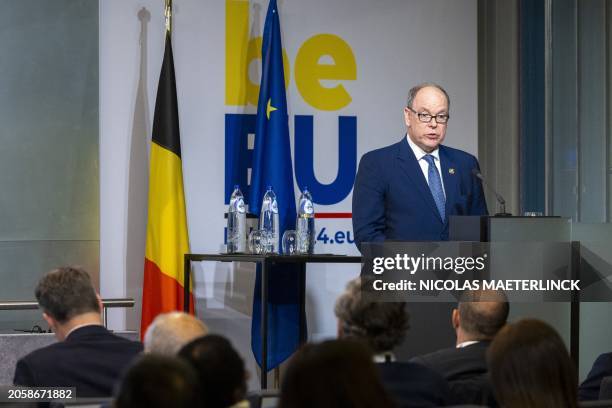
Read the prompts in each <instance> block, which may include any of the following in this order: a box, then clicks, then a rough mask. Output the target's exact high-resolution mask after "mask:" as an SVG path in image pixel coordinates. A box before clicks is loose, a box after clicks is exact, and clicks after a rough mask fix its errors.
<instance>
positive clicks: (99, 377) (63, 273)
mask: <svg viewBox="0 0 612 408" xmlns="http://www.w3.org/2000/svg"><path fill="white" fill-rule="evenodd" d="M35 295H36V300H37V301H38V304H39V306H40V308H41V309H42V312H43V318H44V319H45V321H46V322H47V323H48V324H49V327H50V328H51V329H52V330H53V332H54V333H55V337H56V338H57V339H58V340H59V341H58V342H57V343H54V344H51V345H49V346H47V347H43V348H41V349H38V350H35V351H33V352H31V353H30V354H28V355H27V356H25V357H23V358H21V359H20V360H19V361H18V362H17V366H16V368H15V376H14V379H13V383H14V384H15V385H22V386H29V387H76V396H77V397H110V396H111V395H112V391H113V385H114V384H115V382H116V381H117V379H118V378H119V375H120V373H121V372H122V371H123V369H124V368H125V367H126V366H127V365H128V364H129V363H130V361H131V360H132V359H133V358H134V357H135V356H136V355H137V354H139V353H140V352H141V351H142V344H141V343H139V342H134V341H130V340H127V339H125V338H122V337H119V336H116V335H114V334H113V333H111V332H110V331H108V330H107V329H106V328H105V327H104V326H103V325H102V320H101V316H100V313H101V310H102V302H101V300H100V297H99V296H98V295H97V294H96V291H95V289H94V287H93V285H92V283H91V279H90V277H89V274H88V273H87V272H86V271H85V270H83V269H81V268H78V267H62V268H58V269H55V270H53V271H51V272H49V273H47V274H46V275H45V276H43V278H42V279H41V280H40V281H39V282H38V285H37V286H36V290H35Z"/></svg>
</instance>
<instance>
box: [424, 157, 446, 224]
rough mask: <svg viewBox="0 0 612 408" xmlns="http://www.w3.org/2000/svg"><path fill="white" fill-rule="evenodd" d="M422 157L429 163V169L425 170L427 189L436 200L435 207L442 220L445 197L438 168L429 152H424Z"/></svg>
mask: <svg viewBox="0 0 612 408" xmlns="http://www.w3.org/2000/svg"><path fill="white" fill-rule="evenodd" d="M423 159H425V161H426V162H427V164H429V170H428V172H427V180H428V182H429V189H430V190H431V195H433V199H434V201H435V202H436V207H438V212H439V213H440V217H441V218H442V220H443V221H444V217H445V211H444V205H445V202H446V198H445V197H444V190H443V189H442V180H441V179H440V173H439V172H438V168H437V167H436V163H435V158H434V157H433V156H432V155H431V154H426V155H425V156H423Z"/></svg>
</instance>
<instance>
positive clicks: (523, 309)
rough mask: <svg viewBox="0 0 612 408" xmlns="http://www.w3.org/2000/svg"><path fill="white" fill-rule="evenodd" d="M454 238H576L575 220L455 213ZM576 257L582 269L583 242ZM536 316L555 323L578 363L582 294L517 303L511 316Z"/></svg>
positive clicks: (451, 236) (574, 246)
mask: <svg viewBox="0 0 612 408" xmlns="http://www.w3.org/2000/svg"><path fill="white" fill-rule="evenodd" d="M449 239H450V240H451V241H480V242H560V241H561V242H572V239H573V238H572V221H571V219H570V218H566V217H543V216H539V217H520V216H517V217H495V216H451V217H450V218H449ZM572 251H573V255H572V258H573V260H574V262H576V263H577V264H576V265H573V269H574V270H575V271H576V272H578V271H579V269H580V245H579V243H577V242H573V243H572ZM525 317H533V318H538V319H541V320H544V321H546V322H547V323H548V324H550V325H551V326H553V327H554V328H555V329H556V330H557V331H558V332H559V334H560V335H561V337H562V338H563V340H564V341H565V343H566V345H567V346H568V349H569V350H570V354H571V356H572V359H573V360H574V363H575V364H576V367H578V355H579V337H580V336H579V333H580V302H579V298H578V294H576V295H575V297H573V299H572V302H571V303H569V302H561V303H513V304H512V305H511V306H510V316H509V320H511V321H512V320H518V319H520V318H525Z"/></svg>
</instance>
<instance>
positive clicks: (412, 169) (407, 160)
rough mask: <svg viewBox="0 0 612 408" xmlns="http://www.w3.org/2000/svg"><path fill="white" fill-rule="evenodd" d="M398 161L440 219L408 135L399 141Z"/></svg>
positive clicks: (420, 194) (427, 204)
mask: <svg viewBox="0 0 612 408" xmlns="http://www.w3.org/2000/svg"><path fill="white" fill-rule="evenodd" d="M398 161H399V167H400V169H402V171H403V172H404V175H406V176H407V178H408V179H410V180H411V181H412V184H414V186H415V187H416V188H417V191H418V192H419V196H421V197H423V199H424V200H425V204H426V206H427V207H428V208H429V209H430V210H431V211H433V213H434V214H435V215H436V216H437V217H438V219H440V213H439V212H438V208H437V207H436V202H435V201H434V198H433V195H432V194H431V190H430V189H429V185H428V184H427V180H425V176H424V175H423V170H421V166H420V165H419V163H418V162H417V159H416V156H415V155H414V152H413V151H412V149H411V148H410V145H409V144H408V141H407V140H406V136H404V139H403V140H402V141H401V142H400V143H399V151H398Z"/></svg>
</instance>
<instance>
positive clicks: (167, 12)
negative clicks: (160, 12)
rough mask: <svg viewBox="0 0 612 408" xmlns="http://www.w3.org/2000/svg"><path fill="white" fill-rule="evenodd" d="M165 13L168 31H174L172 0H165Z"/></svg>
mask: <svg viewBox="0 0 612 408" xmlns="http://www.w3.org/2000/svg"><path fill="white" fill-rule="evenodd" d="M164 15H165V16H166V32H168V33H172V0H164Z"/></svg>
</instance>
